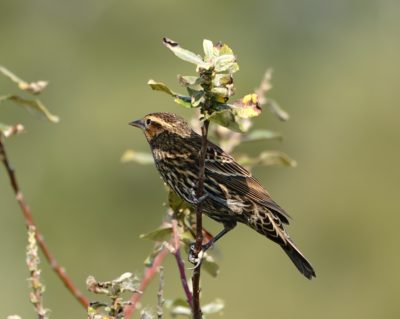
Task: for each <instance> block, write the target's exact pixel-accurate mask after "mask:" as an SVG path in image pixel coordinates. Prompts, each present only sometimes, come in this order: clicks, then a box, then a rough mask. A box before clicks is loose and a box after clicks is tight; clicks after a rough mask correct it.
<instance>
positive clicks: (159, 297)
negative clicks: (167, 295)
mask: <svg viewBox="0 0 400 319" xmlns="http://www.w3.org/2000/svg"><path fill="white" fill-rule="evenodd" d="M158 272H159V274H160V283H159V285H158V292H157V318H158V319H162V317H163V304H164V267H163V266H160V267H158Z"/></svg>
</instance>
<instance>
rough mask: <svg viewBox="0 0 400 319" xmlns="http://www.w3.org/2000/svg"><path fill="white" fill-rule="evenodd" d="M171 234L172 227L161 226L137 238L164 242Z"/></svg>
mask: <svg viewBox="0 0 400 319" xmlns="http://www.w3.org/2000/svg"><path fill="white" fill-rule="evenodd" d="M171 234H172V226H170V225H169V226H161V227H159V228H157V229H155V230H153V231H151V232H148V233H146V234H141V235H140V236H139V237H140V238H141V239H150V240H154V241H164V240H166V239H168V238H169V237H171Z"/></svg>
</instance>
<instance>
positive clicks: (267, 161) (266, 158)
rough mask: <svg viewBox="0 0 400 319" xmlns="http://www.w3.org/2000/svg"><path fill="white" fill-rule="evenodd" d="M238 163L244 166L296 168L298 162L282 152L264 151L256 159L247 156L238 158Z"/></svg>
mask: <svg viewBox="0 0 400 319" xmlns="http://www.w3.org/2000/svg"><path fill="white" fill-rule="evenodd" d="M238 161H239V163H240V164H241V165H243V166H250V167H252V166H256V165H261V166H271V165H281V166H289V167H295V166H297V162H296V161H295V160H294V159H291V158H290V157H289V156H288V155H287V154H285V153H283V152H280V151H264V152H262V153H260V154H259V155H258V156H257V157H256V158H251V157H249V156H247V155H242V156H240V157H239V158H238Z"/></svg>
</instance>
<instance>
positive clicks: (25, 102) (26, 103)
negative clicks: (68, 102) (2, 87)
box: [0, 95, 60, 123]
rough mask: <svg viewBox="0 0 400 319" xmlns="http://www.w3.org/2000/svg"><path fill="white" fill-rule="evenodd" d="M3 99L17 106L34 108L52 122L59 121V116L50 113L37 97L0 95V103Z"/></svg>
mask: <svg viewBox="0 0 400 319" xmlns="http://www.w3.org/2000/svg"><path fill="white" fill-rule="evenodd" d="M3 101H12V102H14V103H16V104H18V105H19V106H22V107H25V108H27V109H32V110H35V111H36V112H38V113H39V114H42V115H44V116H45V117H46V118H47V119H48V120H49V121H50V122H52V123H58V122H59V121H60V118H59V117H58V116H56V115H53V114H51V113H50V111H49V110H48V109H47V108H46V107H45V106H44V105H43V103H42V102H41V101H40V100H38V99H34V100H29V99H24V98H22V97H19V96H18V95H7V96H2V97H0V103H1V102H3Z"/></svg>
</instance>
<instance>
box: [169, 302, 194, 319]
mask: <svg viewBox="0 0 400 319" xmlns="http://www.w3.org/2000/svg"><path fill="white" fill-rule="evenodd" d="M165 307H166V308H167V309H168V310H169V312H170V314H171V316H172V317H175V316H184V317H188V318H191V317H192V310H191V309H190V306H189V304H188V303H187V301H186V300H184V299H182V298H177V299H174V300H170V299H167V300H165Z"/></svg>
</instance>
